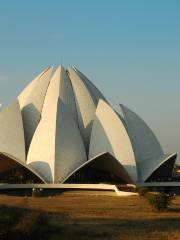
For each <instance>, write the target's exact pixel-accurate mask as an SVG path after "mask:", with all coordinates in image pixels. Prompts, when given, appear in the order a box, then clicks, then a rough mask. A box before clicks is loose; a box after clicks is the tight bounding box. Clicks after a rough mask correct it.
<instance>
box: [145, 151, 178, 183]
mask: <svg viewBox="0 0 180 240" xmlns="http://www.w3.org/2000/svg"><path fill="white" fill-rule="evenodd" d="M176 158H177V153H172V154H167V155H164V156H163V157H162V159H163V160H162V161H161V162H160V163H159V164H158V165H157V166H156V167H155V168H154V170H153V171H152V172H151V173H150V174H149V175H147V176H146V177H144V182H145V181H147V180H148V178H149V177H150V176H151V175H152V174H153V173H154V172H155V171H156V170H158V169H159V168H161V167H162V166H163V165H164V164H165V163H166V162H168V161H170V160H172V161H173V165H174V163H175V161H176Z"/></svg>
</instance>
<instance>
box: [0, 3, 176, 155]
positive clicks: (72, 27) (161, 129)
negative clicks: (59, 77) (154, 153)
mask: <svg viewBox="0 0 180 240" xmlns="http://www.w3.org/2000/svg"><path fill="white" fill-rule="evenodd" d="M62 61H63V64H64V65H65V67H67V66H68V65H71V64H73V65H75V66H76V67H77V68H79V69H80V70H81V71H82V72H83V73H85V74H86V75H87V76H88V77H90V79H91V80H92V81H93V82H94V83H95V85H97V86H98V87H99V88H100V90H102V91H103V93H104V94H105V96H106V97H107V98H108V99H109V100H110V101H111V102H112V103H113V105H116V104H117V103H123V104H125V105H127V106H128V107H130V108H131V109H132V110H134V111H135V112H137V113H138V114H139V115H140V116H141V117H142V118H143V119H144V120H145V121H146V122H147V123H148V124H149V125H150V127H151V128H152V129H153V130H154V132H155V133H156V135H157V136H158V138H159V140H160V142H161V144H162V146H163V148H164V150H165V151H166V152H179V153H180V1H178V0H177V1H174V0H169V1H166V0H151V1H145V0H144V1H143V0H142V1H140V0H139V1H138V0H136V1H134V0H131V1H130V0H126V1H125V0H91V1H89V0H76V1H75V0H71V1H68V0H64V1H63V0H62V1H61V0H57V1H56V0H53V1H50V0H49V1H47V0H38V1H35V0H31V1H28V0H22V1H18V0H16V1H13V0H11V1H9V0H6V1H0V102H3V103H4V104H7V103H9V102H10V101H11V100H13V99H14V98H15V97H16V96H17V95H18V93H19V92H20V90H22V88H23V87H24V86H25V85H26V84H27V83H28V82H29V81H30V80H31V79H32V78H33V77H34V76H35V75H36V74H38V73H39V72H40V71H41V70H42V69H43V68H45V67H47V66H48V65H53V66H57V65H58V64H60V63H61V62H62ZM179 159H180V158H179Z"/></svg>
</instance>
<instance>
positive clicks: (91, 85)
mask: <svg viewBox="0 0 180 240" xmlns="http://www.w3.org/2000/svg"><path fill="white" fill-rule="evenodd" d="M72 68H73V69H74V70H75V72H76V73H77V75H78V76H79V77H80V78H81V79H82V81H83V82H84V83H85V85H86V87H87V88H88V90H89V92H90V94H91V96H92V98H93V100H94V101H95V104H96V105H97V104H98V101H99V99H102V100H104V101H105V102H107V103H108V101H107V100H106V98H105V97H104V95H103V94H102V92H101V91H100V90H99V89H98V88H97V87H96V86H95V85H94V83H92V82H91V81H90V80H89V79H88V78H87V77H86V76H85V75H84V74H83V73H82V72H81V71H79V70H78V69H77V68H76V67H75V66H72Z"/></svg>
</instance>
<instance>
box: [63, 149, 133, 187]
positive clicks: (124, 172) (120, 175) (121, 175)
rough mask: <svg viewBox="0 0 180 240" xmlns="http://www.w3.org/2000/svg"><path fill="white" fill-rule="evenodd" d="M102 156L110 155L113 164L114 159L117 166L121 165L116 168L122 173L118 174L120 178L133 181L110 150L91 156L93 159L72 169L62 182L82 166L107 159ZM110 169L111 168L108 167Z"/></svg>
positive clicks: (129, 181)
mask: <svg viewBox="0 0 180 240" xmlns="http://www.w3.org/2000/svg"><path fill="white" fill-rule="evenodd" d="M101 157H109V158H111V161H109V162H110V164H111V165H112V161H113V162H114V163H115V165H116V167H117V165H118V166H119V168H118V169H117V168H116V170H115V171H116V172H119V173H120V174H118V176H119V177H120V178H122V179H123V180H125V181H126V182H128V183H132V182H133V180H132V179H131V177H130V176H129V174H128V172H127V171H126V170H125V169H124V167H123V166H122V164H121V163H120V162H119V161H118V160H117V159H116V158H115V157H114V156H112V155H111V154H110V153H109V152H103V153H101V154H98V155H97V156H95V157H93V158H91V159H90V160H88V161H87V162H85V163H83V164H82V165H81V166H79V167H78V168H76V169H75V170H74V171H72V172H71V173H70V174H69V175H68V176H67V177H65V178H64V179H63V181H62V182H61V183H64V182H65V181H66V180H68V178H70V177H71V176H72V175H73V174H74V173H75V172H77V171H78V170H80V169H81V168H83V167H85V166H87V165H89V164H90V163H92V162H95V161H98V160H100V161H102V162H104V161H105V160H106V159H105V160H104V159H100V158H101ZM104 166H105V165H104ZM104 166H103V167H104ZM107 168H108V166H107ZM108 169H109V168H108ZM111 172H112V171H111ZM113 172H114V171H113ZM113 172H112V173H113Z"/></svg>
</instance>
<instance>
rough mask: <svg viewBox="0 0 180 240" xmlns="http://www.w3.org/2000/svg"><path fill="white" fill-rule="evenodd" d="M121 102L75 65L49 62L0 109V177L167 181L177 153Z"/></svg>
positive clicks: (58, 180) (32, 180)
mask: <svg viewBox="0 0 180 240" xmlns="http://www.w3.org/2000/svg"><path fill="white" fill-rule="evenodd" d="M119 109H121V111H119V112H117V110H115V109H113V107H112V106H111V104H110V103H109V102H108V101H107V100H106V98H105V96H104V95H103V94H102V93H101V92H100V90H99V89H97V88H96V86H95V85H94V84H93V83H92V82H91V81H90V80H89V79H88V78H87V77H86V76H85V75H84V74H83V73H82V72H80V71H79V70H78V69H77V68H75V67H74V66H73V67H69V68H68V69H65V68H64V67H63V66H59V67H58V68H57V69H53V68H52V67H48V68H47V69H45V70H44V71H43V72H41V73H40V74H39V75H38V76H37V77H36V78H35V79H34V80H33V81H32V82H30V83H29V85H28V86H27V87H26V88H25V89H24V90H23V91H22V92H21V93H20V94H19V96H18V97H17V99H15V100H14V101H13V102H12V103H11V104H10V105H9V106H7V107H4V108H3V109H2V110H1V112H0V182H1V183H8V184H29V183H31V184H32V183H33V184H47V185H48V184H49V186H52V187H53V185H54V184H100V183H108V184H136V183H150V182H158V181H159V182H161V181H166V182H167V181H168V180H169V179H171V177H172V173H173V169H174V164H175V161H176V157H177V154H176V153H170V154H167V153H165V152H164V151H163V149H162V147H161V145H160V143H159V141H158V140H157V138H156V136H155V134H154V133H153V132H152V130H151V129H150V128H149V127H148V125H147V124H146V123H145V122H144V121H143V120H142V119H141V118H140V117H139V116H138V115H137V114H136V113H134V112H133V111H132V110H130V109H129V108H128V107H126V106H124V105H122V104H120V105H119Z"/></svg>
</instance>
